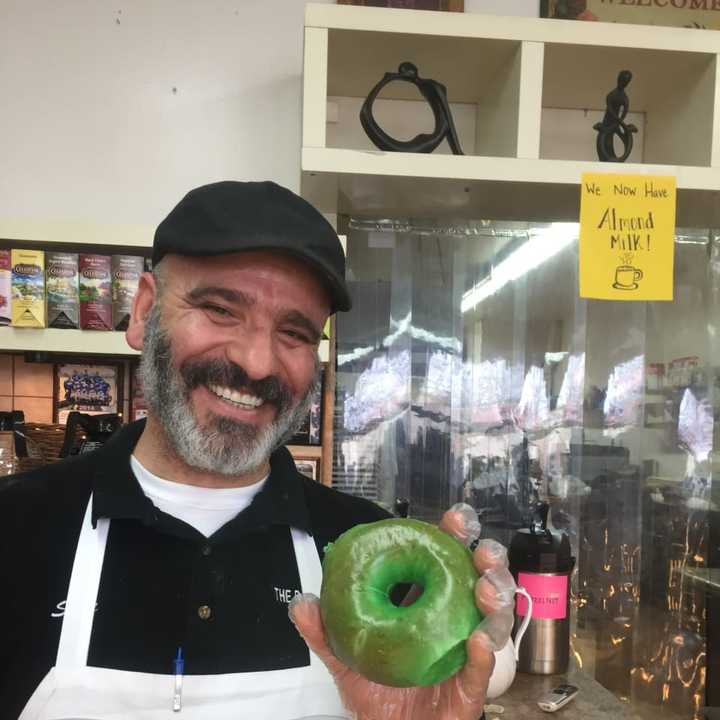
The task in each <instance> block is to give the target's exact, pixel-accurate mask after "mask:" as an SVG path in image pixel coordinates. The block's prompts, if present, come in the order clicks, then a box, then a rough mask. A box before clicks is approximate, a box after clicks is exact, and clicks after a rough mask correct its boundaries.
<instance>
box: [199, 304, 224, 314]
mask: <svg viewBox="0 0 720 720" xmlns="http://www.w3.org/2000/svg"><path fill="white" fill-rule="evenodd" d="M203 310H208V311H209V312H211V313H213V314H215V315H219V316H221V317H228V316H229V315H230V313H229V312H228V311H227V310H226V309H225V308H224V307H220V305H211V304H206V305H203Z"/></svg>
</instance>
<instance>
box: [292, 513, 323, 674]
mask: <svg viewBox="0 0 720 720" xmlns="http://www.w3.org/2000/svg"><path fill="white" fill-rule="evenodd" d="M290 534H291V535H292V541H293V548H294V550H295V562H296V563H297V567H298V575H299V576H300V588H301V590H302V591H303V592H304V593H313V594H314V595H317V596H318V597H320V588H321V587H322V565H321V564H320V555H319V554H318V551H317V546H316V545H315V541H314V540H313V539H312V537H311V536H310V535H308V533H306V532H304V531H303V530H298V528H294V527H291V528H290ZM308 652H309V653H310V666H311V667H312V668H318V667H319V666H323V669H324V665H323V663H322V661H321V660H320V658H318V657H317V655H315V653H314V652H313V651H312V650H310V649H309V648H308Z"/></svg>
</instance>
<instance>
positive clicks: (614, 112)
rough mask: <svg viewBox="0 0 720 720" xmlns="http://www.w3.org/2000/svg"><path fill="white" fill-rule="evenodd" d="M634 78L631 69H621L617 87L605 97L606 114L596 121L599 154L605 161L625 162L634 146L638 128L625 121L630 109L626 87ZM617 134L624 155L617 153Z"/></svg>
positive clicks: (594, 126)
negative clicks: (614, 140) (600, 120)
mask: <svg viewBox="0 0 720 720" xmlns="http://www.w3.org/2000/svg"><path fill="white" fill-rule="evenodd" d="M631 80H632V73H631V72H630V71H629V70H621V71H620V73H619V74H618V79H617V87H616V88H614V89H613V90H611V91H610V92H609V93H608V95H607V97H606V98H605V115H604V117H603V119H602V122H599V123H595V125H593V128H594V129H595V130H597V132H598V136H597V154H598V158H600V160H602V161H603V162H625V160H627V159H628V157H629V156H630V153H631V152H632V148H633V133H636V132H637V128H636V127H635V126H634V125H632V124H630V123H626V122H625V117H626V116H627V114H628V110H629V109H630V101H629V100H628V96H627V93H626V92H625V88H626V87H627V86H628V83H629V82H630V81H631ZM615 135H617V136H618V137H619V138H620V140H621V142H622V144H623V147H624V150H623V153H622V155H617V154H616V153H615V146H614V144H613V137H614V136H615Z"/></svg>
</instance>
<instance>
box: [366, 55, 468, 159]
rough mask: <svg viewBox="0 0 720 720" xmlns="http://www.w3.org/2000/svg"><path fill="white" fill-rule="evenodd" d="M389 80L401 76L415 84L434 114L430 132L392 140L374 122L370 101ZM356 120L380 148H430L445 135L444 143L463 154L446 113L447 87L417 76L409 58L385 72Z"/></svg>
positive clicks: (452, 124) (426, 150)
mask: <svg viewBox="0 0 720 720" xmlns="http://www.w3.org/2000/svg"><path fill="white" fill-rule="evenodd" d="M393 80H402V81H404V82H409V83H412V84H413V85H415V86H416V87H417V88H418V90H419V91H420V92H421V93H422V96H423V97H424V98H425V99H426V100H427V101H428V104H429V105H430V109H431V110H432V112H433V116H434V117H435V129H434V130H433V132H432V133H421V134H420V135H416V136H415V137H414V138H413V139H412V140H396V139H395V138H394V137H391V136H390V135H388V134H387V133H386V132H385V131H384V130H383V129H382V128H381V127H380V126H379V125H378V124H377V122H375V118H374V117H373V114H372V107H373V103H374V102H375V98H377V96H378V94H379V93H380V91H381V90H382V89H383V88H384V87H385V86H386V85H387V84H388V83H391V82H393ZM360 122H361V123H362V126H363V129H364V130H365V132H366V133H367V135H368V137H369V138H370V139H371V140H372V141H373V143H374V144H375V145H376V146H377V147H378V148H380V150H390V151H394V152H418V153H429V152H432V151H433V150H434V149H435V148H436V147H437V146H438V145H439V144H440V143H441V142H442V141H443V139H444V138H446V137H447V141H448V145H450V149H451V150H452V151H453V153H454V154H455V155H463V151H462V149H461V148H460V141H459V140H458V136H457V131H456V130H455V123H454V122H453V119H452V115H451V114H450V105H449V104H448V100H447V89H446V88H445V86H444V85H442V84H441V83H439V82H437V81H436V80H428V79H427V78H421V77H419V76H418V69H417V67H415V65H413V64H412V63H411V62H404V63H401V64H400V67H399V68H398V71H397V72H396V73H390V72H388V73H385V75H384V76H383V79H382V80H381V81H380V82H379V83H378V84H377V85H375V87H374V88H373V89H372V90H371V91H370V94H369V95H368V96H367V98H366V99H365V102H364V103H363V106H362V108H361V109H360Z"/></svg>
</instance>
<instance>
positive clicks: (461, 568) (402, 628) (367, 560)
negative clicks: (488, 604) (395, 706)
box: [320, 519, 482, 687]
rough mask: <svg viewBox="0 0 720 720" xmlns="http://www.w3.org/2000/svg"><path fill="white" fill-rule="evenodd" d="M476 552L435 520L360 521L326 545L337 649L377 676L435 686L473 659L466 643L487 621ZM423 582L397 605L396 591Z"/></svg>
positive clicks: (328, 601)
mask: <svg viewBox="0 0 720 720" xmlns="http://www.w3.org/2000/svg"><path fill="white" fill-rule="evenodd" d="M477 579H478V573H477V571H476V570H475V565H474V564H473V559H472V554H471V553H470V551H469V550H468V549H467V548H466V547H464V546H463V545H462V544H461V543H459V542H458V541H457V540H455V539H454V538H452V537H450V536H449V535H447V534H446V533H444V532H443V531H442V530H439V529H438V528H436V527H435V526H434V525H430V524H428V523H425V522H421V521H420V520H404V519H402V520H401V519H391V520H380V521H378V522H374V523H369V524H365V525H357V526H355V527H354V528H352V529H350V530H348V531H347V532H346V533H343V535H341V536H340V537H339V538H338V539H337V540H336V541H335V542H334V543H331V544H330V545H328V546H327V548H325V558H324V560H323V582H322V591H321V594H320V611H321V613H322V619H323V623H324V625H325V631H326V635H327V639H328V643H329V644H330V647H331V648H332V651H333V652H334V653H335V655H336V656H337V657H338V658H339V659H340V660H342V661H343V662H344V663H345V664H346V665H348V666H349V667H351V668H352V669H353V670H355V671H356V672H358V673H360V674H361V675H363V676H364V677H366V678H368V679H369V680H374V681H375V682H378V683H381V684H383V685H391V686H393V687H415V686H423V685H434V684H436V683H439V682H442V681H443V680H446V679H447V678H449V677H450V676H452V675H454V674H455V673H456V672H458V670H460V669H461V668H462V667H463V665H464V664H465V662H466V659H467V655H466V651H465V641H466V640H467V638H468V636H469V635H470V633H472V631H473V630H474V629H475V628H476V627H477V625H478V623H479V622H480V621H481V620H482V615H481V614H480V611H479V610H478V608H477V606H476V605H475V594H474V588H475V583H476V581H477ZM403 583H415V584H418V585H420V586H422V588H423V592H422V594H421V595H420V597H419V598H418V599H417V600H416V601H415V602H413V603H412V604H411V605H409V606H407V607H397V606H396V605H395V604H394V603H393V602H392V600H391V591H392V590H393V588H394V587H395V586H396V585H398V584H403Z"/></svg>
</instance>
